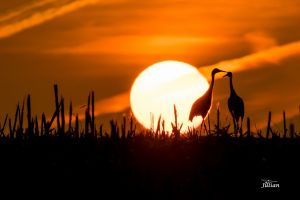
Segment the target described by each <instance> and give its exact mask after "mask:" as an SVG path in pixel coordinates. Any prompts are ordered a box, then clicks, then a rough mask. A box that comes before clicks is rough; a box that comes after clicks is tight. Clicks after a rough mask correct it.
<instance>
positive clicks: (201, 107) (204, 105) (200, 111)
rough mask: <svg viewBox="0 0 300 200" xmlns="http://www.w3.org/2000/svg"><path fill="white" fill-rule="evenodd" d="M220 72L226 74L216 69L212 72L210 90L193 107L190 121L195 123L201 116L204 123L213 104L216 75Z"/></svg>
mask: <svg viewBox="0 0 300 200" xmlns="http://www.w3.org/2000/svg"><path fill="white" fill-rule="evenodd" d="M219 72H226V71H223V70H220V69H218V68H215V69H213V70H212V72H211V83H210V86H209V88H208V90H207V91H206V92H205V93H204V95H202V96H201V97H199V98H198V99H197V100H196V101H195V102H194V103H193V105H192V108H191V111H190V115H189V120H190V121H193V119H194V117H196V116H201V117H202V119H203V120H202V123H203V122H204V119H205V118H206V116H207V113H208V111H209V110H210V108H211V102H212V92H213V87H214V82H215V74H216V73H219Z"/></svg>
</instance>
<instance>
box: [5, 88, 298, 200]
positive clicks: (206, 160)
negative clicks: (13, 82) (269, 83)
mask: <svg viewBox="0 0 300 200" xmlns="http://www.w3.org/2000/svg"><path fill="white" fill-rule="evenodd" d="M54 93H55V94H54V95H55V105H56V109H55V111H54V112H53V114H52V116H51V117H50V118H49V119H47V118H46V115H45V114H44V113H43V114H42V117H41V119H40V120H39V119H38V117H37V116H35V115H34V114H33V113H32V112H31V97H30V95H28V96H27V100H26V102H25V101H24V102H22V104H18V105H17V108H16V112H15V116H14V117H13V118H11V117H9V116H8V115H6V116H5V118H4V120H3V121H2V123H1V125H0V134H1V137H0V161H1V164H0V172H2V173H1V181H2V183H5V185H6V186H7V187H12V188H14V189H15V190H16V189H17V188H18V189H19V188H24V187H25V188H27V187H28V188H29V190H30V191H34V190H37V189H38V190H41V191H46V192H48V193H49V191H51V192H52V193H53V192H55V191H64V192H66V191H72V192H73V193H76V194H77V193H78V192H83V191H84V192H85V195H87V194H95V195H98V196H104V195H110V197H111V198H113V197H121V198H125V197H130V198H141V196H140V194H142V195H143V196H142V197H145V198H146V199H193V197H195V196H196V197H197V196H198V197H201V198H203V199H208V198H209V199H226V198H234V197H235V198H239V197H240V196H239V194H240V193H243V195H244V196H243V197H244V198H245V199H246V198H248V197H249V198H250V197H253V195H255V194H257V193H260V192H263V191H262V190H260V186H261V179H271V180H277V181H279V183H280V184H281V185H282V187H281V191H289V192H291V191H297V189H296V188H297V182H298V179H299V178H300V173H299V168H300V165H299V163H298V162H297V160H298V158H299V154H300V145H299V144H300V143H299V142H300V139H299V133H297V132H295V127H294V125H290V127H289V130H288V129H287V127H286V126H287V125H286V120H285V113H283V119H284V120H283V126H284V132H283V133H279V132H275V131H273V130H272V127H271V116H272V115H271V112H270V113H269V118H268V122H267V124H268V128H267V132H266V134H263V133H262V132H261V131H256V132H255V133H254V132H253V131H252V130H251V129H250V127H251V126H250V123H251V121H250V118H247V119H246V130H245V131H243V132H241V134H239V135H237V134H235V133H230V132H229V127H230V126H229V125H226V126H224V127H223V126H221V125H220V120H219V117H220V111H219V110H218V111H217V124H215V125H212V127H211V124H210V120H209V119H208V120H207V121H208V131H207V133H206V134H204V133H201V130H200V129H194V128H189V130H188V131H187V132H186V133H182V132H181V128H182V124H180V123H178V121H177V110H176V106H175V105H174V123H172V128H173V131H172V133H170V134H167V132H166V131H165V122H164V120H162V119H161V117H159V119H158V125H157V127H155V129H154V128H152V129H151V130H145V129H144V130H141V131H137V126H138V124H137V123H136V121H135V120H134V117H133V116H130V117H129V118H128V117H126V116H124V117H123V120H122V121H121V123H120V124H119V123H118V122H117V121H115V120H111V121H110V130H109V131H105V130H103V124H99V123H96V122H95V121H96V120H95V116H94V110H95V106H94V102H95V101H94V93H93V92H92V93H90V95H89V96H88V101H87V107H86V110H85V120H84V128H83V129H80V126H79V117H78V114H75V115H74V113H73V108H72V103H71V102H70V106H69V113H68V114H66V112H65V107H66V106H65V102H64V98H63V97H62V98H60V99H59V98H58V87H57V86H54ZM25 110H26V112H25ZM66 115H69V121H68V124H67V125H66V120H65V116H66ZM73 116H75V120H72V118H73ZM26 119H27V120H26ZM25 121H26V123H27V124H25ZM28 180H30V181H31V182H32V184H28ZM67 188H68V189H67ZM2 191H5V190H4V189H3V188H2ZM273 192H274V191H273ZM275 192H276V191H275Z"/></svg>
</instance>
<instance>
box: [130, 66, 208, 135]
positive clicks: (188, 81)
mask: <svg viewBox="0 0 300 200" xmlns="http://www.w3.org/2000/svg"><path fill="white" fill-rule="evenodd" d="M208 87H209V84H208V82H207V80H206V78H205V77H204V76H203V75H202V74H201V73H200V72H199V71H198V70H197V69H196V68H195V67H194V66H192V65H190V64H187V63H184V62H179V61H173V60H170V61H162V62H158V63H155V64H153V65H151V66H149V67H148V68H147V69H145V70H144V71H143V72H141V73H140V75H139V76H138V77H137V78H136V79H135V81H134V83H133V85H132V88H131V92H130V104H131V109H132V112H133V114H134V116H135V117H136V118H137V120H138V121H139V122H140V123H141V124H142V125H143V126H144V127H145V128H148V129H150V128H154V129H156V127H157V123H158V119H159V116H160V115H161V118H162V120H164V121H165V129H166V131H168V132H171V131H172V126H171V122H174V109H173V105H174V104H175V105H176V109H177V118H178V123H180V124H181V123H183V127H182V131H183V132H184V131H187V130H188V127H189V126H190V127H192V126H194V127H197V126H199V125H200V123H201V121H202V118H201V117H198V118H194V120H193V122H189V119H188V117H189V112H190V109H191V107H192V104H193V103H194V101H195V100H196V99H198V98H199V97H200V96H202V95H203V94H204V93H205V92H206V91H207V89H208Z"/></svg>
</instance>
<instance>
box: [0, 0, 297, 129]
mask: <svg viewBox="0 0 300 200" xmlns="http://www.w3.org/2000/svg"><path fill="white" fill-rule="evenodd" d="M239 2H240V1H233V2H226V3H225V1H220V0H215V1H213V2H210V3H199V2H197V1H189V2H188V3H185V1H176V2H172V3H171V2H170V1H166V2H163V3H162V2H159V1H154V2H151V3H149V2H139V1H113V2H109V3H108V2H105V3H104V2H102V1H99V0H98V1H97V0H84V1H82V0H81V1H76V0H74V1H63V2H61V1H57V0H48V1H37V0H32V1H26V2H20V1H3V2H1V3H0V11H1V13H2V14H1V16H0V59H1V66H2V67H1V68H0V73H1V74H2V78H1V80H0V85H1V86H0V87H1V91H2V94H5V95H2V96H3V97H2V100H1V104H0V119H1V120H3V118H4V117H5V114H6V113H8V114H9V115H10V116H13V114H14V112H15V108H16V105H17V103H18V102H22V100H23V98H24V97H25V96H26V95H27V94H31V96H32V104H33V108H32V109H33V113H36V114H37V115H38V116H40V115H41V113H42V112H45V113H46V114H49V115H51V113H52V111H53V110H54V109H55V105H54V103H53V102H54V97H53V95H52V86H53V84H55V83H57V84H58V85H59V87H60V92H61V94H62V95H64V97H65V100H66V103H68V102H69V101H70V100H72V102H73V105H74V107H77V108H78V107H80V106H81V105H83V104H85V103H86V97H87V95H88V93H89V92H90V91H91V90H93V91H95V98H96V102H97V103H96V105H97V106H96V109H97V112H98V113H99V118H100V119H103V120H104V121H105V120H106V121H108V120H109V119H108V118H106V117H105V116H107V115H108V116H109V117H113V118H121V117H122V115H123V113H128V111H130V105H129V91H130V88H131V86H132V84H133V82H134V80H135V78H136V77H137V76H138V75H139V73H141V72H142V71H143V70H144V69H146V68H147V67H148V66H150V65H152V64H154V63H157V62H159V61H163V60H178V61H183V62H186V63H189V64H191V65H193V66H195V67H197V68H198V69H199V71H200V72H201V73H203V74H204V75H205V76H206V78H208V79H209V77H210V75H208V72H210V71H211V69H212V68H213V67H219V68H222V69H224V70H229V71H232V72H233V74H234V84H235V89H236V91H237V93H238V94H239V95H240V96H241V97H242V98H243V99H244V101H245V109H246V113H245V117H250V119H251V122H252V123H251V126H252V128H254V127H257V128H264V127H265V126H266V121H267V117H268V112H269V111H271V112H272V123H273V125H276V123H280V122H281V121H282V112H283V110H285V111H286V115H287V118H288V119H292V120H291V121H290V122H289V123H296V124H297V123H299V121H300V120H297V119H296V116H298V115H299V105H300V101H299V100H300V94H298V93H297V92H295V91H297V86H298V85H299V83H300V81H299V78H298V72H299V69H298V67H297V66H298V65H299V64H300V59H299V55H300V38H299V35H300V34H299V30H298V28H297V26H296V24H297V21H298V20H299V19H300V14H299V12H297V11H298V10H299V8H300V1H291V0H289V1H285V2H281V1H279V0H278V1H259V2H257V3H255V2H251V3H245V2H243V3H239ZM253 13H255V14H253ZM215 16H217V17H215ZM219 20H220V21H219ZM182 27H184V29H182ZM216 30H217V31H216ZM228 86H229V85H228V80H223V79H218V80H217V81H216V85H215V91H214V103H213V109H212V115H214V113H215V108H216V105H217V104H219V105H220V110H221V112H222V117H223V120H226V118H230V114H229V112H228V108H227V98H228V96H229V92H228ZM283 97H284V98H283ZM114 105H117V106H114ZM78 111H80V110H78ZM83 112H84V111H83ZM149 120H150V119H149ZM229 121H230V120H229ZM296 128H297V126H296Z"/></svg>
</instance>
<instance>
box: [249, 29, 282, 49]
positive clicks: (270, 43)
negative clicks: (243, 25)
mask: <svg viewBox="0 0 300 200" xmlns="http://www.w3.org/2000/svg"><path fill="white" fill-rule="evenodd" d="M244 38H245V40H246V41H247V42H248V43H249V44H250V45H251V47H252V50H253V52H259V51H262V50H266V49H269V48H272V47H275V46H277V41H276V39H275V38H274V37H272V36H270V35H269V34H268V33H266V32H264V31H254V32H250V33H247V34H245V36H244Z"/></svg>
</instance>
